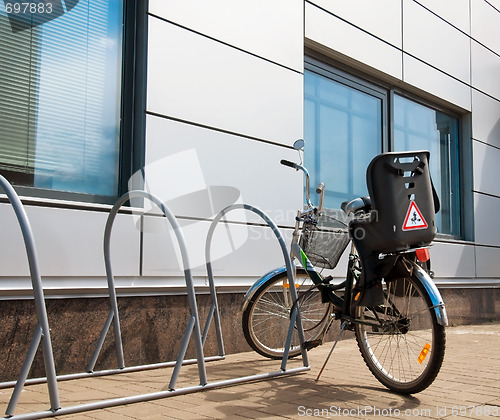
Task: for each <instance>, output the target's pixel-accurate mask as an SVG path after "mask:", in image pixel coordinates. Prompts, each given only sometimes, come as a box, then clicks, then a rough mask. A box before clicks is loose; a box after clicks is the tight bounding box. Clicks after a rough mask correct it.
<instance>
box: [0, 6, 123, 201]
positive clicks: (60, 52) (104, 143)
mask: <svg viewBox="0 0 500 420" xmlns="http://www.w3.org/2000/svg"><path fill="white" fill-rule="evenodd" d="M0 4H1V3H0ZM63 5H65V7H64V9H62V10H61V11H60V12H61V15H60V16H59V17H56V18H54V19H52V20H50V19H48V20H47V21H44V22H42V23H40V24H38V25H34V26H27V27H26V26H24V27H23V25H22V24H21V25H20V26H18V27H15V25H14V26H13V24H15V22H13V21H12V20H10V21H9V18H8V16H7V14H6V12H5V7H3V5H2V9H0V40H1V41H2V42H0V45H1V46H0V49H2V51H0V53H1V55H2V60H1V61H2V62H1V63H0V66H1V67H0V73H1V74H2V75H3V77H2V78H0V92H2V93H1V94H0V95H2V97H1V98H0V170H2V172H6V173H7V174H8V177H9V179H11V180H12V181H13V182H14V183H17V184H21V185H28V186H34V187H37V188H43V189H49V190H58V191H69V192H78V193H86V194H96V195H108V196H109V195H116V194H117V192H118V176H119V165H120V159H119V156H120V106H121V99H120V98H121V74H122V44H123V40H122V32H123V1H121V0H120V1H119V0H113V1H108V0H92V1H90V0H80V1H72V2H68V1H66V2H63ZM21 23H22V22H21ZM4 57H7V59H6V60H4ZM16 81H17V82H18V83H16Z"/></svg>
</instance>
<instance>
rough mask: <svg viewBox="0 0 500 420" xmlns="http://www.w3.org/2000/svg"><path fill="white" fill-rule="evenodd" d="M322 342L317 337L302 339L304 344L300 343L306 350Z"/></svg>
mask: <svg viewBox="0 0 500 420" xmlns="http://www.w3.org/2000/svg"><path fill="white" fill-rule="evenodd" d="M321 344H322V340H320V339H317V340H311V341H304V344H302V347H304V348H305V349H306V350H308V351H309V350H312V349H313V348H315V347H318V346H320V345H321Z"/></svg>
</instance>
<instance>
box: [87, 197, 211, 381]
mask: <svg viewBox="0 0 500 420" xmlns="http://www.w3.org/2000/svg"><path fill="white" fill-rule="evenodd" d="M132 198H145V199H148V200H150V201H151V202H153V203H154V204H156V205H157V206H158V207H159V208H160V210H161V211H162V212H163V214H164V216H165V217H166V218H167V220H168V221H169V223H170V225H171V226H172V228H173V229H174V233H175V236H176V238H177V241H178V244H179V248H180V251H181V256H182V262H183V265H184V277H185V279H186V287H187V292H188V301H189V306H190V311H191V317H190V320H189V323H188V327H187V329H186V333H185V336H184V339H183V342H182V345H181V351H180V354H179V356H178V359H177V362H176V364H175V369H174V374H173V375H172V376H173V377H174V375H175V379H176V378H177V374H178V371H179V369H180V367H181V365H182V364H183V361H184V355H185V353H186V350H187V346H188V344H189V339H190V337H191V333H192V332H193V330H194V333H195V347H196V354H197V364H198V373H199V377H200V384H201V385H205V384H206V383H207V376H206V370H205V358H204V356H203V340H202V338H201V332H200V324H199V317H198V308H197V304H196V296H195V290H194V284H193V277H192V275H191V269H190V265H189V258H188V253H187V248H186V243H185V240H184V235H183V234H182V230H181V228H180V226H179V224H178V222H177V220H176V218H175V216H174V215H173V214H172V212H171V211H170V209H169V208H168V207H167V206H166V205H165V203H164V202H163V201H162V200H160V199H159V198H158V197H156V196H155V195H153V194H150V193H148V192H146V191H141V190H134V191H129V192H128V193H125V194H124V195H123V196H122V197H121V198H120V199H119V200H118V201H117V202H116V203H115V204H114V206H113V208H112V209H111V211H110V213H109V216H108V220H107V222H106V227H105V230H104V260H105V266H106V276H107V280H108V289H109V299H110V305H111V310H110V313H109V315H108V319H107V320H106V323H105V325H104V328H103V329H102V332H101V336H100V338H99V341H98V343H97V347H96V349H95V351H94V354H93V356H92V359H91V362H90V364H89V367H88V369H87V370H88V371H89V372H92V371H93V369H94V365H95V363H96V361H97V358H98V356H99V352H100V350H101V348H102V345H103V343H104V340H105V338H106V335H107V332H108V330H109V327H110V326H111V322H113V326H114V333H115V347H116V356H117V359H118V367H119V369H124V368H125V361H124V357H123V344H122V338H121V329H120V319H119V314H118V302H117V296H116V286H115V281H114V276H113V270H112V267H111V257H110V238H111V230H112V227H113V222H114V220H115V218H116V214H117V213H118V210H119V209H120V208H121V207H122V206H123V204H125V203H126V202H127V201H129V200H130V199H132ZM161 365H165V364H161ZM173 385H175V380H174V381H173ZM173 388H174V386H172V387H171V389H173Z"/></svg>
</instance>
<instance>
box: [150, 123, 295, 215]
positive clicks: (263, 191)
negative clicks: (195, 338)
mask: <svg viewBox="0 0 500 420" xmlns="http://www.w3.org/2000/svg"><path fill="white" fill-rule="evenodd" d="M146 138H147V141H146V169H145V171H146V176H147V180H148V183H147V188H148V190H150V191H151V192H152V193H154V194H156V195H158V196H159V197H160V198H161V199H162V200H164V201H165V202H167V204H168V205H172V204H177V207H176V208H175V209H172V210H173V211H175V213H176V214H177V215H179V216H184V217H185V216H190V217H195V218H196V217H197V218H200V217H201V218H207V217H212V216H214V215H215V214H216V213H217V212H219V211H220V210H221V209H222V208H223V207H225V206H226V205H229V204H233V202H236V201H237V200H239V201H241V202H244V203H248V204H251V205H253V206H257V207H259V208H260V209H262V210H263V211H265V212H267V213H268V214H269V216H270V217H272V218H273V219H274V220H275V221H276V223H279V224H281V225H283V224H287V225H293V224H294V218H295V215H296V210H297V209H298V208H300V207H301V206H302V203H303V201H302V188H301V183H302V175H301V173H299V172H297V171H295V170H293V169H291V168H288V167H285V166H283V165H280V160H281V159H287V160H293V161H298V154H297V152H296V151H295V150H292V149H288V148H284V147H280V146H276V145H272V144H266V143H262V142H257V141H252V140H249V139H245V138H242V137H238V136H234V135H230V134H225V133H221V132H218V131H215V130H208V129H204V128H200V127H196V126H193V125H190V124H184V123H178V122H174V121H171V120H168V119H165V118H160V117H155V116H148V117H147V137H146ZM294 140H295V138H293V137H292V138H290V139H289V142H288V143H289V144H292V143H293V141H294ZM212 186H218V187H225V188H226V189H225V192H226V194H225V195H224V196H223V197H220V200H219V201H218V202H214V203H212V207H211V209H212V210H210V211H209V213H210V212H211V213H212V214H202V209H201V208H200V209H199V212H200V214H199V215H197V214H196V212H194V213H192V211H193V206H192V205H190V203H189V201H185V202H184V204H185V205H184V204H183V201H182V197H184V198H186V196H188V195H191V196H192V197H193V198H194V200H195V201H196V196H195V195H194V193H196V191H199V190H203V189H205V188H207V187H212ZM224 197H225V198H224ZM171 202H173V203H171ZM198 205H202V203H201V202H199V204H198ZM228 217H229V218H231V219H233V220H234V218H235V217H236V218H237V216H235V215H234V214H230V215H229V216H228Z"/></svg>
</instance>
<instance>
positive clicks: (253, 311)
mask: <svg viewBox="0 0 500 420" xmlns="http://www.w3.org/2000/svg"><path fill="white" fill-rule="evenodd" d="M284 280H285V282H283V281H284ZM283 284H285V285H288V281H287V274H286V272H284V273H279V274H277V275H275V276H274V277H271V278H270V279H269V280H268V281H266V282H265V283H264V284H263V285H262V286H261V287H260V288H259V289H258V290H257V292H256V293H255V295H254V296H253V297H252V299H251V300H250V302H249V303H248V306H247V307H246V309H245V311H244V312H243V318H242V326H243V334H244V336H245V339H246V341H247V343H248V344H249V345H250V347H252V349H253V350H255V351H256V352H257V353H259V354H261V355H262V356H265V357H268V358H270V359H281V358H282V357H283V353H284V345H285V341H286V336H287V333H288V328H289V325H290V310H291V306H292V305H291V297H290V292H289V288H288V287H283ZM295 284H296V286H295V287H296V290H297V295H298V299H299V307H300V314H301V317H302V326H303V329H304V336H305V340H306V341H312V340H315V339H316V338H318V337H319V335H320V334H321V333H322V332H323V328H324V327H326V325H327V322H328V321H329V318H330V314H331V313H332V309H333V306H332V305H331V304H330V303H323V302H322V301H321V293H320V292H319V291H318V289H317V288H312V289H311V285H312V281H311V279H310V278H309V276H308V275H307V273H306V272H305V271H304V270H297V275H296V278H295ZM300 353H301V351H300V343H299V337H298V332H297V328H296V327H295V328H294V332H293V335H292V341H291V344H290V351H289V354H288V356H289V357H295V356H298V355H299V354H300Z"/></svg>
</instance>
